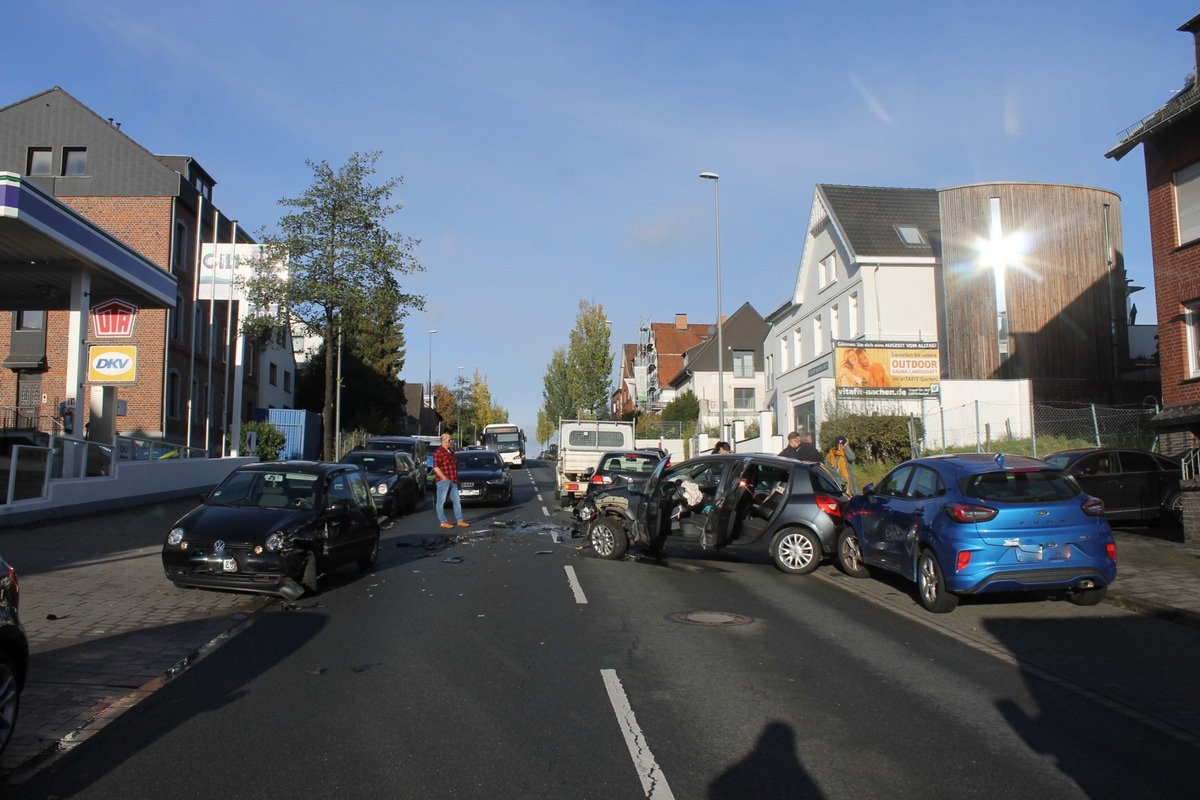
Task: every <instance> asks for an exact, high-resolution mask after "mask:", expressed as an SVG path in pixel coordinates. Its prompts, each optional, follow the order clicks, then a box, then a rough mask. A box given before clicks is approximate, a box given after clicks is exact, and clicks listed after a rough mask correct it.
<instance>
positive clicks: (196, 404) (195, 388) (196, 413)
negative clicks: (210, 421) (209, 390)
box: [191, 380, 200, 425]
mask: <svg viewBox="0 0 1200 800" xmlns="http://www.w3.org/2000/svg"><path fill="white" fill-rule="evenodd" d="M191 417H192V424H193V425H195V424H196V423H198V422H199V421H200V384H199V382H198V381H195V380H193V381H192V414H191Z"/></svg>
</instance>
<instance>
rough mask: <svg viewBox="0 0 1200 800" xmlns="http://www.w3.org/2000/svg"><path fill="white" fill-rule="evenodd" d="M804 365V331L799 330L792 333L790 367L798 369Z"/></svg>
mask: <svg viewBox="0 0 1200 800" xmlns="http://www.w3.org/2000/svg"><path fill="white" fill-rule="evenodd" d="M802 363H804V331H803V330H801V329H800V328H796V330H794V331H792V366H793V367H798V366H800V364H802Z"/></svg>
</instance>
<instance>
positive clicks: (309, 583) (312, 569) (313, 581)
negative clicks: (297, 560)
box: [300, 553, 317, 594]
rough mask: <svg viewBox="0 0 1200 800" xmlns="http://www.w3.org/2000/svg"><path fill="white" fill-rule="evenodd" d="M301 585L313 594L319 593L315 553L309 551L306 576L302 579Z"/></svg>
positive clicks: (305, 565) (305, 569)
mask: <svg viewBox="0 0 1200 800" xmlns="http://www.w3.org/2000/svg"><path fill="white" fill-rule="evenodd" d="M300 585H301V586H303V587H304V588H305V590H306V591H308V592H309V593H311V594H316V593H317V556H316V554H315V553H309V554H308V560H307V561H305V562H304V577H302V578H301V579H300Z"/></svg>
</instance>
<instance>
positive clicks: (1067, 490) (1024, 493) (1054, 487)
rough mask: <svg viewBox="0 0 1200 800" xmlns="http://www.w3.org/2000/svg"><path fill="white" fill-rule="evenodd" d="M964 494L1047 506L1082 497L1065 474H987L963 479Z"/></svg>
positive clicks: (981, 498)
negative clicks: (1048, 503)
mask: <svg viewBox="0 0 1200 800" xmlns="http://www.w3.org/2000/svg"><path fill="white" fill-rule="evenodd" d="M962 491H963V494H964V495H966V496H967V497H974V498H976V499H977V500H986V501H987V502H990V503H1046V502H1050V501H1053V500H1069V499H1070V498H1072V497H1075V496H1076V495H1078V494H1079V489H1078V488H1076V486H1075V484H1074V482H1072V481H1071V480H1070V478H1068V477H1067V474H1066V473H1065V472H1059V471H1058V470H1049V469H1046V470H1035V471H1031V472H985V473H983V474H982V475H972V476H970V477H968V478H964V479H963V486H962Z"/></svg>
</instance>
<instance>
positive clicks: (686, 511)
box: [574, 453, 850, 575]
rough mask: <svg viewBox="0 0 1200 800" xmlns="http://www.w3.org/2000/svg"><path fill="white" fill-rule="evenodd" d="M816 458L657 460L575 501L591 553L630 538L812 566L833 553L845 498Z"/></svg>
mask: <svg viewBox="0 0 1200 800" xmlns="http://www.w3.org/2000/svg"><path fill="white" fill-rule="evenodd" d="M849 499H850V497H849V495H847V494H846V492H845V490H844V489H843V488H842V486H841V484H840V483H839V482H838V481H837V480H836V479H835V478H834V477H833V475H832V473H830V472H829V470H828V469H827V468H826V467H825V466H823V465H821V464H812V463H805V462H800V461H795V460H793V459H790V458H781V457H779V456H770V455H745V454H740V453H738V454H734V453H727V454H721V455H705V456H699V457H697V458H693V459H689V460H687V461H684V462H681V463H679V464H675V465H670V464H669V462H668V461H666V460H665V459H664V460H662V461H659V462H658V464H657V465H656V466H655V468H654V471H653V472H651V473H650V474H649V475H648V476H647V477H646V480H644V481H635V482H633V483H629V484H627V485H625V486H622V487H618V488H615V489H610V490H608V491H606V492H599V493H597V494H594V495H590V496H587V497H585V498H584V499H583V501H581V502H580V504H579V505H578V506H577V507H576V508H575V511H574V515H575V518H576V519H578V520H580V521H581V522H582V523H583V524H584V529H583V535H584V537H585V538H586V539H587V540H588V541H589V542H590V544H591V546H592V549H593V550H595V552H596V555H598V556H599V557H600V558H605V559H618V558H622V557H623V556H624V555H625V553H626V551H627V549H628V547H629V546H630V545H635V546H638V547H641V548H642V549H644V550H648V551H654V550H658V549H661V548H662V547H665V546H668V545H670V546H683V547H698V548H700V549H703V550H723V551H724V552H726V553H739V552H741V553H753V554H756V555H768V556H770V557H771V559H772V560H773V561H774V562H775V566H777V567H778V568H779V569H781V570H783V571H784V572H788V573H792V574H795V575H803V574H805V573H809V572H812V571H813V570H815V569H816V568H817V566H818V565H819V564H820V562H821V560H822V559H823V558H825V557H828V556H832V555H834V553H835V551H836V547H837V540H838V534H839V533H840V532H841V529H842V509H843V508H844V506H845V504H846V503H847V502H848V501H849Z"/></svg>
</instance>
